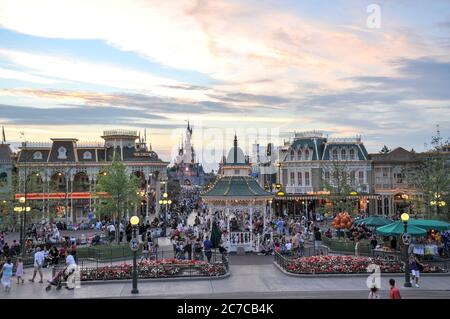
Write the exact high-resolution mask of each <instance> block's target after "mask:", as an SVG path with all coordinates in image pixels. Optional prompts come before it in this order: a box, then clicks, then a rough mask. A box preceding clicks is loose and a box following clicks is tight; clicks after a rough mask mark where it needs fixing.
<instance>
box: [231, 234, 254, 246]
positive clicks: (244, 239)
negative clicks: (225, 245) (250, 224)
mask: <svg viewBox="0 0 450 319" xmlns="http://www.w3.org/2000/svg"><path fill="white" fill-rule="evenodd" d="M229 244H230V246H241V245H250V244H252V243H251V242H250V232H231V233H230V243H229Z"/></svg>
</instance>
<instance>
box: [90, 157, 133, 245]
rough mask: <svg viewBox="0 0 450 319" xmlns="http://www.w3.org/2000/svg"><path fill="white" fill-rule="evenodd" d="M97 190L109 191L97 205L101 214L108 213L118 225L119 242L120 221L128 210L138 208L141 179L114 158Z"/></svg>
mask: <svg viewBox="0 0 450 319" xmlns="http://www.w3.org/2000/svg"><path fill="white" fill-rule="evenodd" d="M97 190H98V191H99V192H106V193H108V195H107V196H105V197H104V198H102V199H101V200H100V203H99V204H97V205H96V209H97V212H98V213H99V214H104V215H108V216H110V217H111V220H112V222H113V223H114V225H116V240H117V243H119V223H120V219H121V217H124V216H125V212H126V211H127V210H136V206H137V204H138V202H139V196H138V190H139V179H138V178H137V177H136V176H135V175H133V174H129V173H128V172H127V170H126V167H125V165H124V164H123V163H122V162H120V161H118V160H113V162H112V163H111V166H109V167H108V168H107V170H106V174H105V175H101V176H100V177H99V179H98V184H97Z"/></svg>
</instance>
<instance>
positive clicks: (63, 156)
mask: <svg viewBox="0 0 450 319" xmlns="http://www.w3.org/2000/svg"><path fill="white" fill-rule="evenodd" d="M58 159H67V149H66V148H65V147H63V146H61V147H60V148H58Z"/></svg>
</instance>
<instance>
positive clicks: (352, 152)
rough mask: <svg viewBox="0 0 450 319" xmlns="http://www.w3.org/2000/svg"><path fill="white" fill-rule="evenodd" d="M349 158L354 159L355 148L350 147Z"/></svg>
mask: <svg viewBox="0 0 450 319" xmlns="http://www.w3.org/2000/svg"><path fill="white" fill-rule="evenodd" d="M350 159H351V160H354V159H355V150H354V149H353V148H352V149H350Z"/></svg>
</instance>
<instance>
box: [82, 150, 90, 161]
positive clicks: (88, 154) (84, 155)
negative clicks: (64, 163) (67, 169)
mask: <svg viewBox="0 0 450 319" xmlns="http://www.w3.org/2000/svg"><path fill="white" fill-rule="evenodd" d="M83 159H85V160H90V159H92V153H91V152H89V151H86V152H84V153H83Z"/></svg>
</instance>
